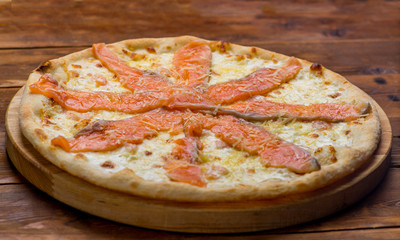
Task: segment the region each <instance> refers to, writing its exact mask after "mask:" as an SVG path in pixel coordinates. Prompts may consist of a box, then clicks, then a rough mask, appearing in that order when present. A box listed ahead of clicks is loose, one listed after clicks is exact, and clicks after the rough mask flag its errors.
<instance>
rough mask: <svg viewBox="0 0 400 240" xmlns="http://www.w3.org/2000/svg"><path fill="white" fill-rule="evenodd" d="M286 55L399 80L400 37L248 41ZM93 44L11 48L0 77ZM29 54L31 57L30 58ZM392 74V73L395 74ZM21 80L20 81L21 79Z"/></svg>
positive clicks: (15, 76)
mask: <svg viewBox="0 0 400 240" xmlns="http://www.w3.org/2000/svg"><path fill="white" fill-rule="evenodd" d="M246 44H247V45H251V46H258V47H262V48H265V49H269V50H272V51H277V52H280V53H283V54H287V55H291V56H296V57H299V58H303V59H307V60H309V61H311V62H319V63H321V64H322V65H324V66H325V67H327V68H328V69H331V70H333V71H335V72H338V73H340V74H342V75H376V77H379V76H381V75H391V77H389V79H387V81H392V80H393V81H395V82H396V81H399V78H398V74H399V73H400V55H399V54H398V53H399V52H400V39H396V40H379V41H375V40H373V41H367V40H349V41H340V42H339V41H332V42H329V44H328V43H326V42H313V41H306V42H275V43H267V42H265V41H263V42H247V43H246ZM87 47H90V45H87V46H86V47H66V48H35V49H9V50H1V51H0V72H1V73H2V74H1V75H0V80H1V81H2V80H7V81H9V82H6V83H4V84H5V86H10V80H24V79H27V77H28V75H29V73H30V72H31V71H32V70H34V69H35V68H36V67H38V66H39V65H40V64H41V63H43V62H45V61H47V60H49V59H54V58H57V57H61V56H64V55H66V54H69V53H73V52H76V51H79V50H82V49H84V48H87ZM27 56H29V57H27ZM392 75H393V76H392ZM19 83H21V82H19Z"/></svg>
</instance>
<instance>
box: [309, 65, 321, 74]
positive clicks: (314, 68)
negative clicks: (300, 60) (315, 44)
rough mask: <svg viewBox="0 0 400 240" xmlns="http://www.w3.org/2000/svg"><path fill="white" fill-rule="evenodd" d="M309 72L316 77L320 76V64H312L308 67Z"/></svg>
mask: <svg viewBox="0 0 400 240" xmlns="http://www.w3.org/2000/svg"><path fill="white" fill-rule="evenodd" d="M310 70H311V71H312V72H313V73H314V74H316V75H318V76H322V65H321V64H319V63H313V64H312V65H311V66H310Z"/></svg>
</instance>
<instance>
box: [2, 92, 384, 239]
mask: <svg viewBox="0 0 400 240" xmlns="http://www.w3.org/2000/svg"><path fill="white" fill-rule="evenodd" d="M21 95H22V89H21V90H20V91H19V92H18V93H17V94H16V95H15V97H14V98H13V100H12V101H11V103H10V105H9V107H8V110H7V115H6V128H7V152H8V155H9V157H10V159H11V161H12V162H13V164H14V165H15V167H16V168H17V169H18V171H19V172H20V173H21V174H22V175H23V176H24V177H25V178H26V179H28V180H29V181H30V182H31V183H32V184H33V185H35V186H36V187H37V188H39V189H41V190H42V191H44V192H46V193H47V194H49V195H50V196H52V197H53V198H55V199H58V200H59V201H61V202H63V203H65V204H68V205H70V206H72V207H74V208H77V209H79V210H82V211H84V212H87V213H90V214H93V215H96V216H99V217H103V218H106V219H110V220H113V221H116V222H121V223H125V224H130V225H134V226H139V227H145V228H151V229H159V230H168V231H177V232H195V233H235V232H251V231H259V230H268V229H274V228H282V227H286V226H291V225H295V224H299V223H304V222H308V221H311V220H315V219H318V218H321V217H324V216H327V215H329V214H332V213H335V212H337V211H339V210H342V209H344V208H346V207H349V206H350V205H352V204H353V203H355V202H356V201H358V200H360V199H362V198H363V197H364V196H365V195H366V194H368V193H369V192H371V191H372V190H373V189H374V188H375V187H376V186H377V185H378V183H379V182H380V180H381V179H382V178H383V176H384V175H385V173H386V170H387V168H388V166H389V163H390V160H389V159H390V158H388V154H389V152H390V147H391V141H392V130H391V126H390V122H389V119H388V118H387V116H386V114H385V113H384V112H383V110H382V109H381V108H380V107H379V106H378V105H376V106H377V108H378V111H379V116H380V118H381V122H382V130H383V131H382V139H381V142H380V144H379V146H378V149H377V151H376V152H375V154H374V156H372V157H371V159H370V161H369V162H368V163H367V164H365V165H364V166H363V167H362V168H360V169H359V170H358V171H357V172H355V173H353V174H351V175H350V176H347V177H346V178H344V179H342V180H340V181H338V182H336V183H335V184H332V185H330V186H328V187H325V188H323V189H319V190H317V191H313V192H309V193H305V194H298V195H292V196H288V197H284V198H279V199H273V200H261V201H246V202H232V203H188V202H173V201H162V200H154V199H146V198H142V197H136V196H132V195H128V194H125V193H121V192H116V191H112V190H108V189H105V188H101V187H98V186H95V185H92V184H90V183H88V182H86V181H83V180H81V179H79V178H77V177H74V176H72V175H70V174H68V173H67V172H65V171H63V170H61V169H60V168H58V167H56V166H55V165H53V164H52V163H50V162H49V161H47V160H46V159H44V158H43V157H42V156H41V155H40V154H39V153H38V152H37V151H36V150H35V149H34V148H33V147H32V145H31V144H30V143H29V142H28V141H27V140H26V139H25V138H24V137H23V136H22V134H21V132H20V128H19V119H18V110H19V104H20V101H21Z"/></svg>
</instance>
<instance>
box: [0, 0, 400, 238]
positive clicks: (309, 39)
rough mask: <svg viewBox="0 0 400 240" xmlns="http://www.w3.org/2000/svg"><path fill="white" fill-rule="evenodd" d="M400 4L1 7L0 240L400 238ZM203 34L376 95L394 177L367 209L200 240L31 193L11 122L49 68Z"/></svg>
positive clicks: (225, 0)
mask: <svg viewBox="0 0 400 240" xmlns="http://www.w3.org/2000/svg"><path fill="white" fill-rule="evenodd" d="M399 12H400V2H399V1H396V0H388V1H383V0H382V1H373V0H371V1H368V0H365V1H345V0H342V1H328V0H326V1H312V3H310V4H303V3H302V1H295V0H293V1H231V0H222V1H211V0H209V1H200V0H199V1H194V0H193V1H190V0H177V1H157V0H154V1H151V4H149V3H148V1H144V0H143V1H111V0H110V1H98V0H97V1H86V0H80V1H78V0H76V1H55V0H54V1H40V2H37V1H11V0H10V1H7V0H5V1H4V0H3V1H0V72H1V75H0V111H1V114H2V116H3V117H2V118H1V119H2V120H1V121H2V122H1V125H0V142H1V146H2V147H1V150H0V236H1V237H0V238H2V239H123V238H126V239H153V238H158V239H184V238H190V239H203V238H204V237H205V236H206V237H207V238H208V239H243V238H247V239H266V238H268V239H303V238H306V239H357V238H362V239H399V236H400V74H399V72H400V14H399ZM186 34H189V35H195V36H198V37H203V38H207V39H216V40H226V41H232V42H235V43H239V44H244V45H254V46H258V47H262V48H266V49H270V50H273V51H277V52H281V53H284V54H287V55H295V56H297V57H300V58H305V59H308V60H310V61H313V62H319V63H321V64H323V65H324V66H325V67H327V68H329V69H331V70H333V71H336V72H339V73H341V74H342V75H344V76H345V77H346V78H348V79H349V80H350V81H351V82H353V83H354V84H355V85H357V86H359V87H360V88H361V89H363V90H364V91H366V92H367V93H368V94H370V95H371V96H372V97H373V98H374V99H375V100H376V101H377V102H378V104H379V105H380V106H381V107H382V108H383V110H384V111H385V112H386V114H387V115H388V117H389V119H390V122H391V125H392V128H393V138H392V140H393V144H392V152H391V164H390V168H389V171H388V172H387V174H386V176H385V178H384V179H383V181H382V182H381V183H379V185H378V187H377V188H376V189H375V190H374V191H373V192H372V193H371V194H369V195H368V196H366V197H365V198H364V199H363V200H361V201H360V202H358V203H357V204H355V205H353V206H351V207H350V208H348V209H346V210H343V211H341V212H339V213H337V214H335V215H333V216H329V217H326V218H324V219H320V220H317V221H313V222H310V223H306V224H302V225H299V226H294V227H290V228H283V229H279V230H273V231H262V232H256V233H251V234H233V235H232V234H229V235H196V234H177V233H172V232H163V231H154V230H147V229H142V228H137V227H131V226H127V225H124V224H118V223H115V222H112V221H108V220H104V219H101V218H98V217H94V216H92V215H89V214H86V213H83V212H80V211H79V210H75V209H74V208H71V207H69V206H67V205H65V204H63V203H60V202H58V201H57V200H54V199H53V198H51V197H49V196H48V195H46V194H45V193H43V192H41V191H40V190H37V188H35V187H33V186H32V185H31V184H29V183H28V182H27V181H26V180H25V179H24V178H23V177H22V176H21V175H20V174H19V173H18V172H17V171H16V170H15V168H14V167H13V166H12V164H11V163H10V161H9V159H8V157H7V154H6V149H5V148H6V134H5V126H4V115H5V112H6V109H7V106H8V104H9V102H10V100H11V99H12V97H13V96H14V95H15V93H16V92H17V91H18V89H19V88H20V87H21V86H22V85H23V84H24V81H25V80H26V79H27V76H28V75H29V72H30V71H31V70H33V69H34V68H35V67H37V66H38V65H39V64H40V63H41V62H44V61H46V60H48V59H51V58H55V57H59V56H63V55H65V54H67V53H71V52H74V51H76V50H79V49H83V48H86V47H89V46H90V44H91V43H93V42H106V43H109V42H114V41H118V40H123V39H127V38H137V37H163V36H178V35H186Z"/></svg>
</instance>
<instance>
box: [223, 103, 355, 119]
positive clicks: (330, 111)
mask: <svg viewBox="0 0 400 240" xmlns="http://www.w3.org/2000/svg"><path fill="white" fill-rule="evenodd" d="M229 109H232V110H235V111H238V112H241V113H245V114H246V115H247V118H251V119H253V120H258V121H261V120H267V119H271V118H277V117H288V118H296V119H301V120H307V121H311V120H323V121H327V122H342V121H352V120H355V119H358V118H359V117H360V116H361V114H363V110H361V109H359V108H357V107H355V106H353V105H348V104H347V105H346V104H337V103H317V104H309V105H300V104H287V103H277V102H271V101H268V100H249V101H245V102H239V103H236V104H233V105H232V106H230V107H229Z"/></svg>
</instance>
